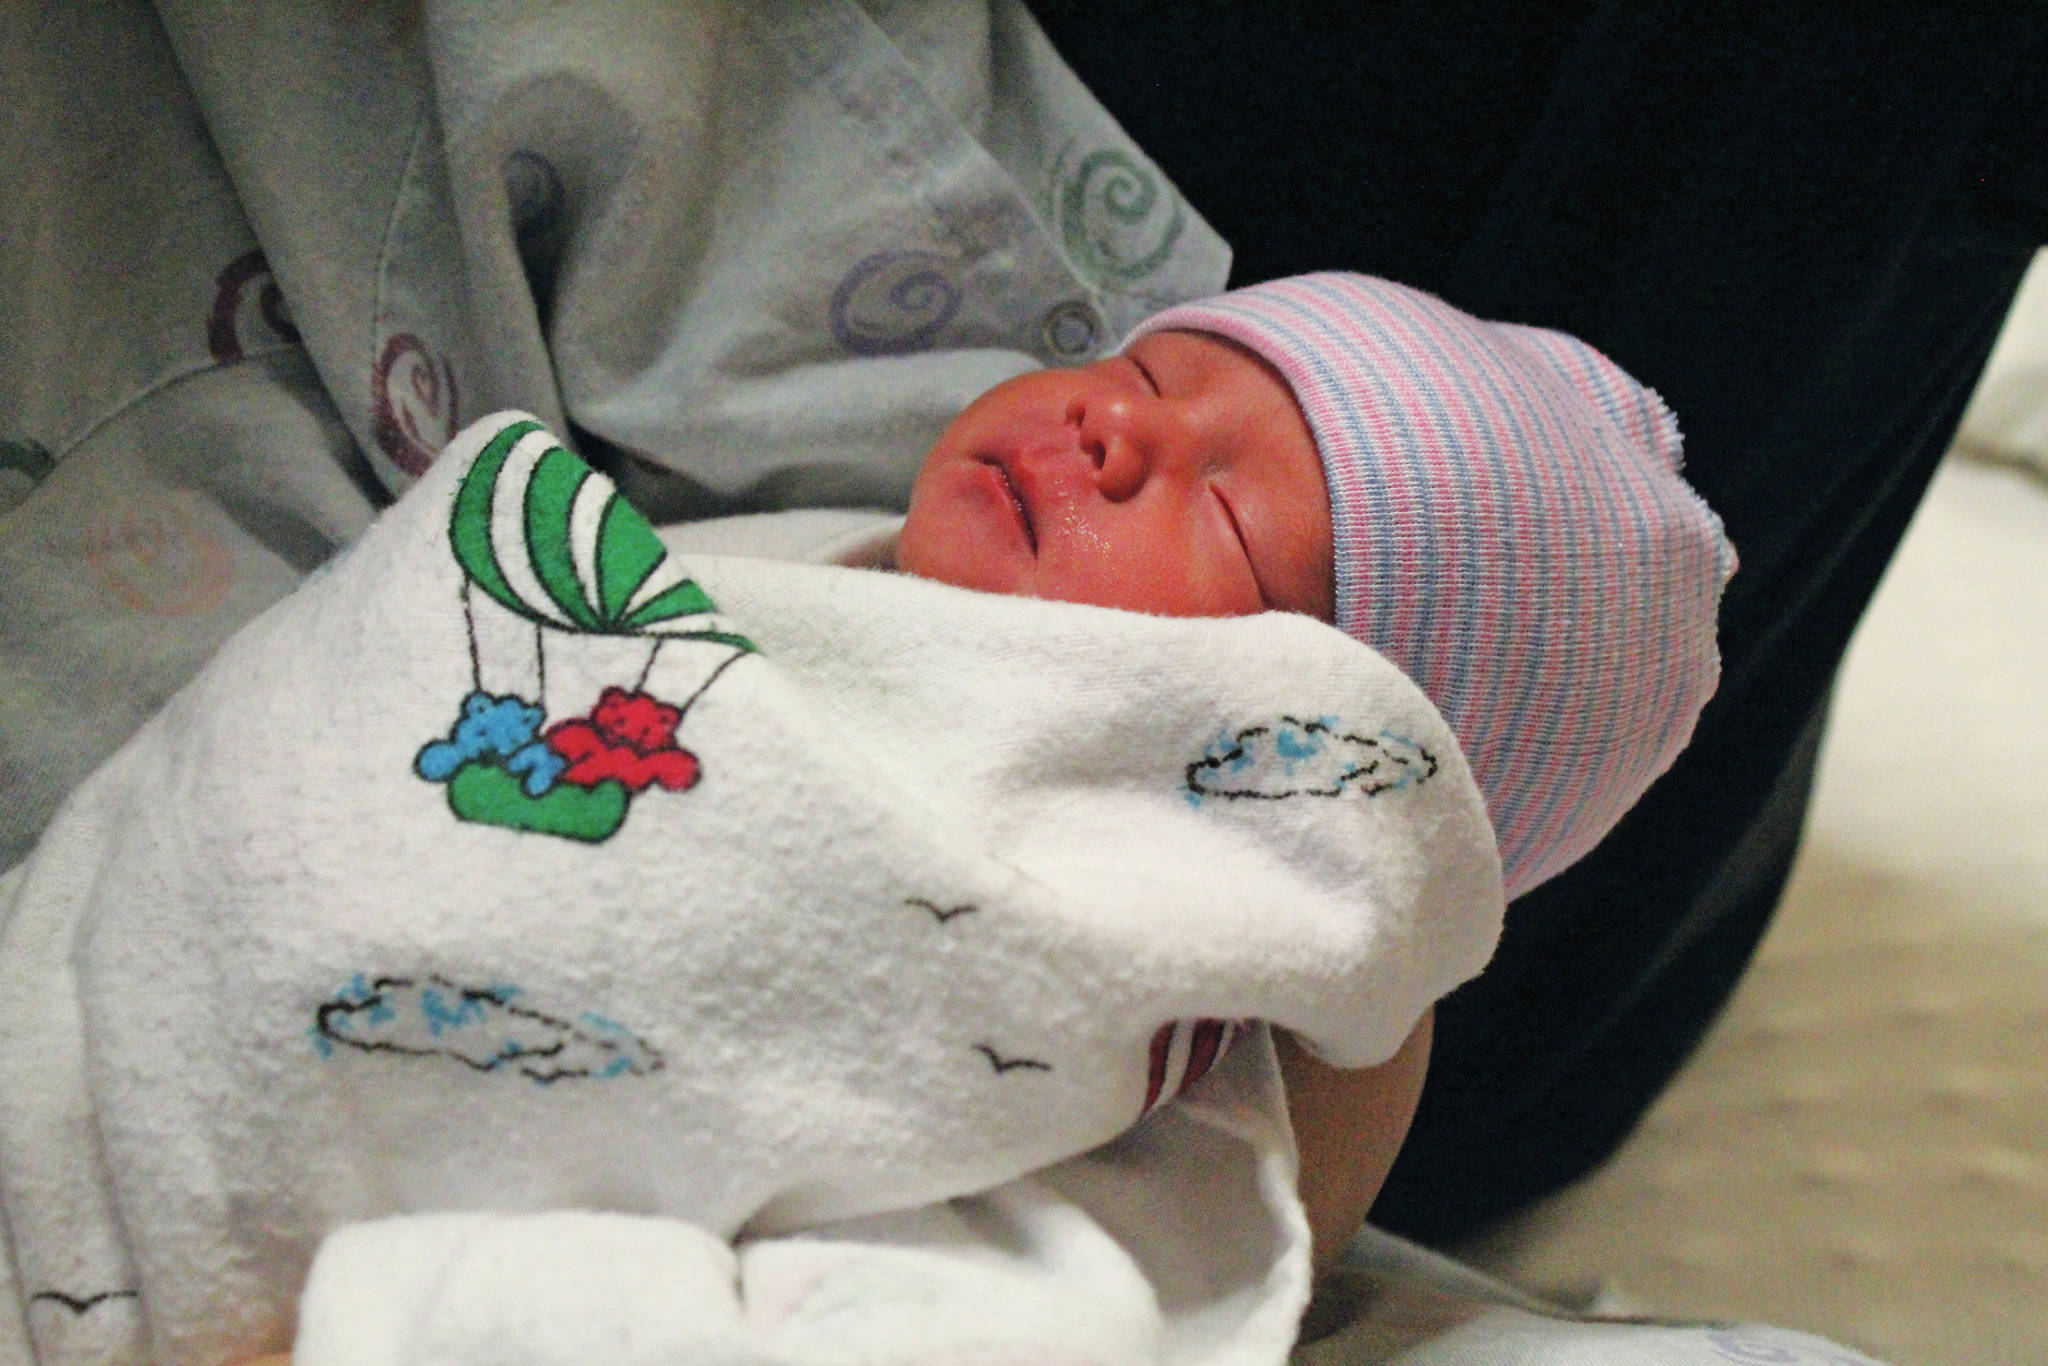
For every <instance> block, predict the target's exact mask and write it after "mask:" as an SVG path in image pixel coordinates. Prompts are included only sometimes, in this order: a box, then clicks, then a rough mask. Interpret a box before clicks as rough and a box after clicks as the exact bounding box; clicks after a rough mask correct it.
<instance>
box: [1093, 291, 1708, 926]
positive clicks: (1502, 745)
mask: <svg viewBox="0 0 2048 1366" xmlns="http://www.w3.org/2000/svg"><path fill="white" fill-rule="evenodd" d="M1169 328H1171V329H1181V330H1190V331H1200V332H1213V333H1217V334H1220V335H1221V336H1224V337H1228V338H1230V339H1231V340H1233V341H1236V342H1238V343H1240V344H1242V345H1244V346H1247V347H1249V348H1251V349H1252V350H1253V351H1255V352H1257V353H1258V354H1259V355H1261V356H1263V357H1265V358H1266V359H1267V360H1268V361H1270V362H1271V363H1272V364H1273V366H1274V367H1275V368H1276V369H1278V370H1279V371H1280V373H1281V374H1282V375H1283V376H1285V377H1286V379H1287V382H1288V383H1289V384H1291V385H1292V386H1293V388H1294V393H1295V397H1296V398H1297V399H1298V400H1299V402H1300V404H1301V409H1302V412H1303V413H1304V414H1306V416H1307V418H1308V422H1309V426H1310V428H1311V429H1312V430H1313V432H1314V433H1315V438H1316V445H1317V446H1318V447H1319V448H1320V449H1321V451H1322V456H1323V473H1324V477H1325V478H1326V479H1327V481H1328V483H1329V488H1330V511H1331V515H1332V518H1333V520H1334V524H1335V533H1336V562H1337V625H1338V627H1339V628H1340V629H1342V630H1343V631H1345V632H1346V633H1347V634H1349V635H1351V636H1353V637H1355V638H1356V639H1358V640H1361V641H1363V642H1365V643H1366V644H1368V645H1370V646H1372V647H1373V648H1374V649H1376V650H1378V651H1379V652H1380V653H1381V654H1382V655H1384V656H1386V657H1387V658H1388V659H1389V660H1391V661H1392V662H1393V663H1394V664H1396V665H1397V666H1399V667H1400V668H1401V670H1402V671H1403V672H1405V673H1406V674H1407V675H1408V676H1409V677H1410V678H1412V679H1414V680H1415V682H1416V683H1417V685H1418V686H1420V687H1421V688H1422V690H1423V691H1424V692H1425V693H1427V694H1428V696H1429V697H1430V699H1431V700H1432V701H1433V702H1435V703H1436V706H1437V709H1438V710H1439V711H1441V712H1442V713H1443V715H1444V719H1445V720H1447V721H1448V722H1449V723H1450V726H1451V729H1452V731H1453V732H1454V733H1455V734H1456V735H1457V737H1458V742H1459V744H1460V745H1461V746H1463V748H1464V751H1465V757H1466V759H1467V760H1468V762H1469V763H1470V764H1471V767H1472V772H1473V776H1474V777H1475V778H1476V779H1477V781H1478V783H1479V789H1480V791H1481V792H1482V793H1483V794H1484V795H1485V797H1486V803H1487V809H1488V811H1489V812H1490V814H1491V815H1492V818H1493V828H1494V832H1495V834H1496V835H1497V836H1498V838H1499V841H1500V853H1501V864H1502V868H1503V871H1504V874H1505V877H1506V881H1507V891H1508V895H1509V896H1510V897H1514V896H1519V895H1521V894H1522V893H1523V892H1526V891H1528V890H1529V889H1530V888H1531V887H1534V886H1536V885H1537V884H1538V883H1540V882H1542V881H1544V880H1545V879H1546V878H1548V877H1550V876H1551V875H1553V874H1555V873H1557V872H1559V871H1560V870H1562V869H1563V868H1565V867H1566V866H1567V865H1569V864H1571V863H1572V862H1574V861H1575V860H1577V859H1578V858H1579V857H1580V856H1581V855H1583V854H1585V853H1586V851H1587V850H1589V849H1591V848H1592V847H1593V846H1594V845H1595V844H1597V843H1598V842H1599V841H1600V839H1601V837H1602V836H1603V835H1605V834H1606V833H1607V831H1608V830H1609V829H1610V828H1612V827H1613V825H1614V823H1615V822H1616V821H1617V820H1619V819H1620V818H1621V816H1622V813H1623V812H1625V811H1627V810H1628V808H1629V807H1630V806H1632V805H1634V803H1635V801H1636V799H1637V798H1638V797H1640V796H1641V795H1642V793H1643V790H1644V789H1645V788H1647V787H1648V786H1649V785H1650V783H1651V781H1652V780H1653V779H1655V778H1656V777H1657V775H1658V774H1660V773H1662V772H1663V771H1664V770H1665V769H1666V768H1668V767H1669V766H1670V764H1671V761H1672V760H1673V759H1674V758H1676V757H1677V755H1678V752H1679V750H1681V749H1682V748H1684V746H1685V743H1686V741H1687V740H1688V739H1689V738H1691V735H1692V729H1693V723H1694V721H1695V720H1696V719H1697V718H1698V716H1699V712H1700V708H1701V707H1702V706H1704V705H1705V703H1706V701H1707V698H1708V697H1710V696H1712V695H1713V691H1714V685H1715V683H1716V681H1717V679H1718V677H1719V674H1720V657H1719V654H1718V652H1717V650H1716V648H1715V643H1714V622H1715V614H1716V612H1717V610H1718V608H1719V604H1720V598H1721V588H1722V586H1723V585H1724V584H1725V583H1726V582H1727V581H1728V576H1729V575H1730V574H1732V573H1733V572H1734V571H1735V550H1734V547H1733V546H1731V545H1730V544H1729V543H1728V538H1727V537H1726V536H1725V535H1724V534H1723V533H1722V530H1721V521H1720V518H1718V517H1716V516H1715V515H1714V513H1713V512H1712V511H1711V510H1710V509H1709V508H1708V507H1707V505H1706V504H1705V503H1704V502H1702V501H1701V499H1700V497H1699V495H1698V494H1696V493H1694V492H1693V490H1692V488H1691V487H1690V486H1689V485H1688V484H1687V483H1686V482H1685V480H1684V479H1682V478H1681V477H1680V476H1679V472H1678V471H1679V435H1678V424H1677V421H1676V420H1675V419H1674V418H1673V417H1672V415H1671V412H1670V410H1669V409H1667V408H1666V407H1665V406H1664V404H1663V401H1662V400H1660V399H1659V398H1658V397H1657V396H1656V395H1655V394H1654V393H1652V392H1651V391H1650V390H1648V389H1645V388H1644V387H1643V386H1642V385H1640V384H1637V383H1636V382H1635V381H1634V380H1632V379H1630V378H1629V377H1628V376H1627V375H1626V374H1624V373H1623V372H1622V371H1621V369H1620V368H1619V367H1618V366H1616V365H1615V364H1614V362H1612V361H1610V360H1608V359H1607V358H1606V357H1605V356H1603V355H1601V354H1600V353H1599V352H1598V351H1595V350H1594V349H1593V348H1592V347H1590V346H1587V345H1586V344H1585V343H1584V342H1581V341H1578V340H1576V339H1574V338H1572V337H1568V336H1565V335H1564V334H1563V333H1560V332H1551V331H1545V330H1543V329H1541V328H1534V327H1522V326H1518V325H1515V324H1511V323H1491V322H1482V321H1481V320H1479V319H1477V318H1474V317H1472V316H1471V315H1469V314H1466V313H1462V312H1460V311H1459V310H1457V309H1455V308H1452V307H1451V306H1450V305H1448V304H1446V303H1444V302H1443V301H1441V300H1439V299H1436V298H1433V297H1431V296H1430V295H1427V294H1424V293H1421V292H1420V291H1418V290H1413V289H1408V288H1406V287H1404V286H1401V285H1396V284H1392V283H1389V282H1388V281H1385V280H1376V279H1373V278H1371V277H1370V276H1364V275H1348V274H1321V275H1303V276H1297V277H1295V278H1293V279H1288V280H1278V281H1274V282H1271V283H1268V284H1261V285H1255V286H1252V287H1251V288H1248V289H1240V290H1236V291H1233V292H1232V293H1229V294H1224V295H1219V296H1218V297H1216V298H1213V299H1207V300H1203V301H1201V302H1198V303H1191V304H1183V305H1180V306H1177V307H1174V308H1169V309H1167V310H1166V311H1164V312H1162V313H1158V314H1155V315H1154V316H1152V317H1150V318H1148V319H1146V320H1145V321H1144V322H1143V323H1141V324H1140V325H1139V326H1138V328H1137V329H1136V330H1135V331H1134V332H1133V334H1132V337H1133V339H1135V338H1136V337H1138V336H1143V335H1144V334H1146V333H1148V332H1158V331H1161V330H1164V329H1169Z"/></svg>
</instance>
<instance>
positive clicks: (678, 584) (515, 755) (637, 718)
mask: <svg viewBox="0 0 2048 1366" xmlns="http://www.w3.org/2000/svg"><path fill="white" fill-rule="evenodd" d="M448 540H449V545H450V548H451V549H452V550H453V551H454V555H455V560H456V563H457V564H458V565H460V566H461V569H462V574H463V589H462V593H463V599H462V606H463V612H464V615H465V620H466V622H467V623H468V628H469V629H468V635H469V642H470V678H471V691H470V693H469V695H468V696H466V697H465V698H464V699H463V701H462V705H461V709H460V712H459V713H458V715H457V717H456V720H455V723H454V725H453V726H452V727H451V728H450V729H449V731H448V733H447V734H446V735H445V736H443V737H441V738H439V739H436V740H433V741H431V742H429V743H428V744H426V745H425V746H423V747H422V748H421V749H420V751H419V753H418V754H417V755H416V756H415V758H414V761H413V768H414V770H415V772H416V773H417V774H418V775H419V776H420V777H422V778H425V779H426V780H428V781H429V782H436V783H445V784H446V785H447V795H448V805H449V807H450V809H451V810H452V811H453V812H454V813H455V815H456V816H457V817H459V818H461V819H463V820H467V821H475V822H480V823H483V824H488V825H500V826H507V827H510V828H512V829H516V830H528V831H533V832H536V833H542V834H550V835H558V836H562V837H564V838H568V839H576V840H583V841H588V842H593V843H594V842H597V841H600V840H604V839H606V838H609V837H610V835H611V834H612V833H613V832H614V831H616V830H617V829H618V828H619V826H620V824H621V823H622V822H623V821H624V820H625V818H626V810H627V807H628V806H629V805H630V804H631V802H632V799H633V798H634V797H636V796H638V795H639V794H640V793H642V792H644V791H645V790H647V789H648V788H650V787H660V788H662V789H664V790H666V791H671V792H680V791H683V790H686V789H687V788H690V787H692V786H694V785H695V784H696V782H697V780H698V778H699V777H700V776H701V773H702V769H701V765H700V763H699V761H698V759H697V756H696V755H695V754H693V753H691V752H690V751H689V750H687V749H685V748H683V746H682V745H681V744H680V743H678V742H677V740H676V731H677V729H678V727H680V726H681V724H682V722H683V718H684V716H685V715H686V714H687V713H688V711H689V709H690V706H691V705H692V704H693V703H695V702H696V700H697V699H698V698H699V697H701V696H703V694H704V691H705V690H706V689H707V688H709V687H710V686H711V684H712V683H713V682H715V681H717V679H718V677H719V676H720V675H721V674H723V673H724V672H725V670H726V669H727V668H728V667H730V666H731V665H732V664H733V663H735V662H737V661H738V660H739V659H741V658H743V657H745V656H746V655H748V654H750V653H752V652H753V651H754V645H753V642H751V641H749V640H748V639H747V638H746V637H745V636H743V635H741V634H739V633H738V632H736V631H733V630H731V629H729V628H728V627H727V626H726V624H725V623H724V622H723V621H722V620H720V619H719V617H718V616H717V608H716V606H715V605H714V604H713V603H712V601H711V598H710V596H709V595H708V594H706V593H705V592H704V590H703V589H702V588H701V587H699V586H698V584H697V583H696V582H695V581H694V580H693V579H691V578H690V577H689V574H688V572H687V571H686V570H685V569H684V568H683V567H682V566H681V565H680V564H678V563H677V562H676V561H675V560H674V559H672V558H671V557H670V556H669V554H668V552H667V550H666V549H665V548H664V547H663V546H662V544H661V540H660V538H659V537H657V536H656V535H655V534H654V530H653V528H652V527H650V526H648V524H647V521H646V519H645V518H643V517H642V516H641V515H640V514H639V512H638V511H636V510H635V509H634V508H633V507H632V506H631V505H630V504H629V503H627V502H626V500H625V499H623V498H621V497H620V496H619V492H618V489H617V488H616V487H615V486H614V485H613V484H612V482H611V481H610V480H609V479H606V478H605V477H604V476H603V475H601V474H599V473H597V471H595V470H593V469H591V468H590V466H588V465H586V464H585V463H584V462H583V461H582V460H580V459H578V458H577V457H576V456H575V455H573V454H571V453H570V452H569V451H568V450H566V449H564V448H563V447H562V446H561V444H560V443H559V442H557V441H556V440H555V439H554V437H553V435H552V434H551V433H549V432H548V431H547V429H546V428H545V427H543V426H541V425H540V424H539V423H538V422H534V421H531V420H520V421H514V422H510V423H508V424H507V425H506V426H505V427H504V429H503V430H502V431H500V432H499V433H498V434H497V435H496V436H494V437H493V438H492V439H491V440H490V442H489V443H487V444H486V445H485V446H484V448H483V449H482V450H481V451H480V452H478V454H477V457H476V459H475V461H474V462H473V463H472V464H471V466H470V468H469V470H468V472H467V473H466V474H465V475H464V476H463V479H462V482H461V484H460V485H459V486H458V487H457V489H456V493H455V499H454V504H453V507H452V509H451V511H450V515H449V520H448ZM479 598H481V599H482V600H483V602H482V603H480V602H479V601H478V599H479ZM485 603H488V604H491V605H492V606H488V607H484V610H495V609H503V610H505V611H508V612H511V613H512V614H514V615H515V616H517V617H520V618H523V619H524V620H525V621H527V622H529V623H531V624H532V627H533V630H534V642H535V644H534V660H535V679H534V691H535V694H536V696H535V698H534V700H531V701H529V700H528V699H527V698H526V697H524V696H522V695H520V694H519V693H517V692H513V693H507V694H494V693H491V692H489V691H487V690H486V689H485V688H484V686H483V670H482V663H481V660H480V658H479V656H478V650H477V643H476V641H477V632H476V621H475V616H474V614H475V612H476V611H477V610H478V608H479V607H480V606H484V604H485ZM579 635H581V636H610V637H638V638H643V639H646V640H647V641H648V653H647V659H646V663H645V665H644V666H643V667H642V669H641V671H640V676H639V678H638V679H637V680H635V681H634V683H633V684H632V685H631V686H630V687H628V686H608V687H606V688H605V689H604V690H603V693H602V695H601V696H600V697H599V699H598V701H597V704H596V705H595V706H594V707H593V708H592V710H591V712H590V713H589V715H587V716H577V717H570V718H566V719H563V720H559V721H556V722H554V723H553V724H552V725H550V724H548V721H547V698H546V693H547V642H548V639H549V637H550V636H568V637H571V638H573V637H575V636H579ZM676 640H695V641H708V642H712V643H714V644H719V645H725V646H730V647H731V649H732V653H731V654H729V655H727V656H726V657H725V659H724V660H723V661H722V662H721V663H719V664H718V665H717V667H715V668H714V669H713V670H712V671H711V673H710V676H709V677H707V678H706V679H705V680H704V681H703V682H702V683H701V684H700V685H699V686H698V687H697V689H696V691H695V692H693V693H691V695H690V696H689V697H688V698H687V699H686V700H684V701H683V702H681V703H679V704H678V703H670V702H665V701H662V700H660V699H658V698H656V697H653V696H651V695H649V694H648V693H647V692H646V691H645V687H646V682H647V677H648V675H649V673H651V672H652V670H653V667H654V661H655V658H656V656H657V655H658V654H659V653H660V651H661V648H662V646H663V644H664V643H666V642H668V641H676Z"/></svg>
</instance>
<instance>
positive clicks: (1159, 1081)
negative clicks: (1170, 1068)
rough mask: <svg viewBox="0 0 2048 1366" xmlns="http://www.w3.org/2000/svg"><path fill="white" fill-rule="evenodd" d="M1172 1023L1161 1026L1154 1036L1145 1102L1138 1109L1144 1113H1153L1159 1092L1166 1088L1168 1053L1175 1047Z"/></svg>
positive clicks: (1140, 1112) (1141, 1113)
mask: <svg viewBox="0 0 2048 1366" xmlns="http://www.w3.org/2000/svg"><path fill="white" fill-rule="evenodd" d="M1173 1031H1174V1026H1173V1025H1172V1024H1170V1023H1169V1024H1163V1025H1161V1026H1159V1030H1158V1032H1157V1033H1155V1034H1153V1036H1152V1059H1151V1067H1150V1072H1149V1075H1148V1076H1147V1078H1146V1081H1145V1103H1144V1105H1143V1106H1141V1107H1140V1108H1139V1110H1138V1113H1139V1114H1140V1115H1141V1116H1142V1115H1149V1114H1151V1113H1152V1107H1153V1106H1155V1105H1157V1104H1158V1103H1159V1093H1160V1092H1161V1091H1164V1090H1165V1089H1166V1055H1167V1054H1168V1052H1170V1051H1171V1050H1172V1048H1173Z"/></svg>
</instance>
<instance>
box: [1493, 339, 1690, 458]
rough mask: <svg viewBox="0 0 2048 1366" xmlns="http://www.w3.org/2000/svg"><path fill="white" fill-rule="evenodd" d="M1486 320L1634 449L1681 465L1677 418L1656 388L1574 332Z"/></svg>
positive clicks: (1682, 454) (1681, 441) (1682, 446)
mask: <svg viewBox="0 0 2048 1366" xmlns="http://www.w3.org/2000/svg"><path fill="white" fill-rule="evenodd" d="M1489 325H1490V326H1493V327H1497V328H1499V329H1500V330H1501V331H1502V332H1505V333H1508V334H1511V336H1512V338H1513V340H1515V341H1517V342H1519V343H1520V344H1521V345H1522V346H1523V347H1525V348H1526V349H1527V350H1529V351H1531V352H1534V353H1535V354H1536V355H1537V356H1538V357H1539V358H1541V359H1542V360H1543V362H1544V363H1545V364H1547V365H1548V366H1549V367H1550V368H1551V369H1552V370H1555V371H1556V372H1557V373H1558V375H1559V377H1561V378H1562V379H1564V380H1565V381H1566V382H1567V383H1569V384H1570V385H1571V386H1572V387H1573V388H1574V389H1577V390H1578V391H1579V393H1581V394H1582V395H1584V396H1585V398H1586V400H1587V401H1588V402H1589V403H1591V404H1592V405H1593V406H1594V407H1595V408H1597V409H1599V410H1600V412H1601V414H1602V415H1603V416H1605V417H1606V418H1607V420H1608V421H1609V422H1612V423H1613V424H1614V425H1615V426H1616V427H1618V428H1620V429H1621V434H1622V435H1623V436H1625V437H1626V438H1628V440H1629V442H1630V444H1632V445H1634V446H1635V447H1636V448H1637V449H1638V450H1642V451H1647V452H1649V453H1650V454H1651V455H1653V456H1655V457H1656V459H1657V460H1658V461H1659V462H1661V463H1662V465H1663V467H1664V468H1665V469H1667V470H1669V471H1671V473H1673V474H1677V473H1678V472H1679V471H1680V470H1682V469H1683V468H1684V467H1685V441H1684V438H1683V437H1681V436H1680V435H1679V432H1678V418H1677V417H1676V416H1675V415H1674V414H1673V413H1672V411H1671V409H1669V408H1668V407H1666V406H1665V404H1664V400H1663V399H1662V398H1660V397H1658V395H1657V391H1656V390H1654V389H1651V388H1648V387H1647V386H1645V385H1642V384H1639V383H1637V382H1636V380H1635V378H1634V377H1633V376H1631V375H1630V374H1629V373H1628V372H1627V371H1626V370H1624V369H1622V368H1621V367H1620V366H1619V365H1616V364H1615V363H1614V362H1613V361H1611V360H1609V359H1607V357H1606V356H1604V355H1602V354H1600V352H1598V351H1596V350H1594V349H1593V348H1592V347H1590V346H1588V345H1586V343H1584V342H1582V341H1580V340H1579V339H1578V338H1577V337H1572V336H1567V335H1566V334H1565V333H1562V332H1553V331H1551V330H1550V329H1548V328H1544V327H1524V326H1522V325H1520V324H1518V323H1493V324H1489Z"/></svg>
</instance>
